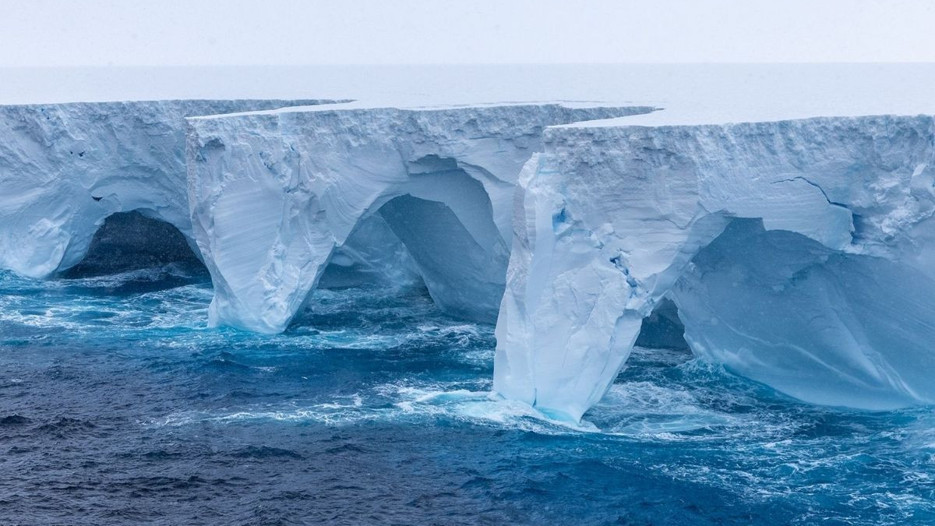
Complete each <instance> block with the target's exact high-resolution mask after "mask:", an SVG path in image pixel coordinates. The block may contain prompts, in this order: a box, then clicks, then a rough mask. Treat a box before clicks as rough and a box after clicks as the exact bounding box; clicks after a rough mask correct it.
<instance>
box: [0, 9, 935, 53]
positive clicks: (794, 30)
mask: <svg viewBox="0 0 935 526" xmlns="http://www.w3.org/2000/svg"><path fill="white" fill-rule="evenodd" d="M923 61H924V62H935V0H887V1H883V0H772V1H768V2H767V1H760V0H661V1H660V0H640V1H627V0H624V1H610V0H608V1H582V0H562V1H558V0H539V1H532V0H529V1H526V0H518V1H510V0H498V1H494V0H464V1H460V2H453V1H442V0H382V1H381V0H334V1H329V2H324V1H317V0H315V1H300V0H258V1H247V0H203V1H197V0H158V1H156V0H153V1H137V0H85V1H74V0H73V1H67V0H60V1H53V0H0V66H84V65H94V66H99V65H119V66H131V65H145V66H151V65H247V64H272V65H305V64H400V63H406V64H426V63H567V62H574V63H592V62H604V63H614V62H617V63H622V62H923Z"/></svg>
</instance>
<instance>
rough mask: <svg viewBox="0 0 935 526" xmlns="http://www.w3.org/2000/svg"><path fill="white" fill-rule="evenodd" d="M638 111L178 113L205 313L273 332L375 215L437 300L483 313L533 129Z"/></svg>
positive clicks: (494, 297)
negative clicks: (203, 275) (205, 276)
mask: <svg viewBox="0 0 935 526" xmlns="http://www.w3.org/2000/svg"><path fill="white" fill-rule="evenodd" d="M644 111H648V109H647V108H596V107H584V108H571V107H567V106H564V105H559V104H545V105H519V106H483V107H465V108H448V109H434V110H427V109H420V110H405V109H397V108H353V107H351V108H343V109H332V110H328V111H322V110H321V108H299V109H284V110H277V111H270V112H253V113H246V114H234V115H226V116H214V117H199V118H192V119H189V123H190V135H189V161H188V169H189V201H190V203H191V206H192V220H193V226H194V234H195V238H196V240H197V242H198V247H199V249H200V251H201V253H202V254H203V255H204V257H205V263H206V265H207V267H208V269H209V271H210V272H211V277H212V281H213V283H214V290H215V296H214V299H213V301H212V303H211V306H210V309H209V323H210V324H212V325H231V326H235V327H240V328H244V329H248V330H253V331H258V332H266V333H276V332H281V331H283V330H284V329H285V328H286V327H287V326H288V324H289V322H290V321H291V320H292V318H293V317H294V316H295V315H296V314H297V313H298V312H299V310H300V309H301V308H302V306H303V304H304V303H305V301H307V299H308V298H309V295H310V292H311V291H312V290H313V289H314V288H315V287H316V286H317V283H318V281H319V279H320V278H321V275H322V272H323V269H325V268H326V266H327V265H328V263H329V261H330V260H331V259H332V257H333V254H334V252H335V250H336V249H337V248H339V247H343V246H344V245H345V244H346V243H347V240H348V239H349V236H350V234H351V233H352V232H353V231H354V230H355V228H356V225H358V224H359V223H360V222H361V221H363V220H365V219H366V218H367V217H368V216H373V215H374V214H376V213H378V212H379V215H380V216H381V217H382V218H383V220H384V221H385V222H386V223H387V224H388V225H389V226H390V227H391V228H392V230H393V231H394V232H395V234H396V236H398V237H399V239H401V240H402V241H403V242H404V243H405V244H406V246H407V247H408V251H409V253H410V254H411V255H412V258H413V259H414V260H415V262H416V265H417V267H418V268H419V273H420V275H421V276H422V278H423V280H424V281H425V283H426V286H427V287H428V289H429V292H430V293H431V295H432V297H433V298H434V299H435V301H436V302H437V303H438V304H439V305H440V306H442V307H443V308H445V309H447V310H449V311H450V312H452V313H454V314H457V315H461V316H466V317H469V318H476V319H490V320H492V319H493V318H494V317H495V313H496V310H497V304H498V303H499V299H500V296H501V294H502V291H503V287H504V282H505V273H506V267H507V262H508V258H509V244H508V240H509V237H510V228H511V227H510V224H511V219H512V210H513V193H514V192H513V190H514V188H515V182H516V177H517V174H518V173H519V171H520V168H521V167H522V166H523V164H524V163H525V161H526V160H527V159H529V156H530V155H532V154H533V153H534V152H535V151H537V150H538V149H539V148H540V147H541V137H542V132H543V130H544V129H545V128H546V126H549V125H553V124H562V123H568V122H573V121H577V120H585V119H595V118H604V117H610V116H620V115H629V114H633V113H637V112H644ZM373 242H375V243H378V242H380V240H373Z"/></svg>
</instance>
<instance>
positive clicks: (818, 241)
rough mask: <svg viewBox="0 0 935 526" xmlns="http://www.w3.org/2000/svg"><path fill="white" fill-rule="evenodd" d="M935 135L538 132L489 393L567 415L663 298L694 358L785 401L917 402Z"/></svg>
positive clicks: (744, 130)
mask: <svg viewBox="0 0 935 526" xmlns="http://www.w3.org/2000/svg"><path fill="white" fill-rule="evenodd" d="M933 135H935V134H933V119H932V118H931V117H927V116H919V117H894V116H882V117H860V118H815V119H805V120H795V121H780V122H767V123H748V124H735V125H729V124H728V125H698V126H626V125H625V124H624V125H620V124H618V125H616V126H612V125H607V126H599V125H593V126H567V127H558V128H553V129H549V130H547V131H546V133H545V139H544V143H545V144H544V152H543V153H542V154H539V155H537V156H534V157H533V158H532V159H530V161H529V162H528V163H527V164H526V166H525V167H524V168H523V174H522V176H521V177H520V185H519V186H520V190H519V192H520V193H519V196H518V205H517V208H516V210H515V218H514V237H513V253H512V256H511V259H510V264H509V270H508V278H507V287H506V292H505V294H504V297H503V302H502V305H501V310H500V314H499V320H498V325H497V354H496V363H495V378H494V389H495V390H496V391H498V392H500V393H501V394H503V395H505V396H507V397H510V398H515V399H519V400H524V401H527V402H528V403H530V404H533V405H534V406H536V407H538V408H540V409H541V410H543V411H544V412H546V413H550V414H553V415H555V416H558V417H561V418H567V419H571V420H577V419H579V418H580V417H581V415H582V414H583V413H584V412H585V411H586V410H587V409H588V408H589V407H590V406H591V405H593V404H594V403H595V402H597V401H598V400H599V399H600V398H601V397H602V396H603V394H604V392H605V391H606V389H607V388H608V387H609V386H610V384H611V382H612V381H613V379H614V378H615V377H616V375H617V373H618V372H619V370H620V368H621V367H622V366H623V364H624V362H625V360H626V358H627V356H628V355H629V352H630V349H631V348H632V345H633V342H634V341H635V339H636V337H637V335H638V333H639V330H640V325H641V320H642V319H643V318H644V317H645V316H647V315H648V314H649V313H650V311H651V310H652V308H653V306H654V305H656V303H657V302H659V301H660V300H661V299H662V298H663V297H664V296H666V295H667V294H668V295H669V296H671V297H672V299H673V300H674V301H675V302H676V304H677V305H678V307H679V316H680V318H681V320H682V322H683V323H684V325H685V328H686V339H687V340H688V342H689V344H690V345H691V347H692V349H693V351H694V352H695V353H696V354H698V355H700V356H703V357H706V358H709V359H713V360H717V361H719V362H723V363H725V364H726V365H727V366H728V367H729V368H731V369H733V370H735V371H737V372H739V373H741V374H745V375H747V376H751V377H753V378H756V379H758V380H761V381H763V382H766V383H768V384H770V385H773V386H775V387H777V388H778V389H780V390H783V391H785V392H787V393H789V394H792V395H794V396H798V397H800V398H802V399H804V400H809V401H813V402H818V403H829V404H837V405H848V406H852V407H868V408H877V407H894V406H899V405H904V404H907V403H919V402H923V403H931V402H935V383H933V382H931V381H930V380H927V379H926V378H925V374H924V373H920V371H932V370H933V368H935V349H933V347H932V345H931V344H930V343H929V342H931V341H933V340H932V339H931V336H932V334H931V331H932V328H931V327H932V326H933V325H935V306H933V304H932V301H931V300H930V299H928V298H930V297H931V295H930V292H931V291H932V290H935V289H933V288H932V287H933V279H935V252H933V250H935V245H933V235H935V228H933V227H935V221H933V219H932V215H933V211H935V189H933V174H935V170H933V164H932V163H933ZM737 218H748V219H751V220H755V225H762V226H761V227H760V228H761V230H762V232H759V233H758V232H757V231H756V230H755V228H754V227H751V226H750V225H749V224H748V225H746V229H744V228H741V226H736V225H733V221H737V220H738V219H737ZM751 228H752V229H753V230H751ZM725 229H727V231H726V232H725ZM738 232H739V233H738ZM774 232H781V234H773V233H774ZM722 234H723V236H726V237H719V236H722ZM741 234H742V235H741ZM777 236H778V237H777ZM789 236H793V237H792V238H789ZM715 240H718V242H717V243H713V242H715ZM709 245H710V246H709ZM705 247H708V248H705ZM699 252H702V253H699ZM832 288H833V289H834V290H833V291H832V290H831V289H832ZM911 288H914V289H915V290H916V292H913V293H910V292H911V291H910V290H908V289H911ZM804 371H807V374H804V373H803V372H804Z"/></svg>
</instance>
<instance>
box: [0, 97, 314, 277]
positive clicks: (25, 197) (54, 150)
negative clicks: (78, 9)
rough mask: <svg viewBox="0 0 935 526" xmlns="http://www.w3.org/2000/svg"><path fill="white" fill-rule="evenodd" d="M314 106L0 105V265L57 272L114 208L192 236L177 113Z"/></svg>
mask: <svg viewBox="0 0 935 526" xmlns="http://www.w3.org/2000/svg"><path fill="white" fill-rule="evenodd" d="M317 102H318V101H309V100H304V101H281V100H265V101H263V100H261V101H250V100H227V101H217V100H214V101H212V100H181V101H180V100H176V101H152V102H105V103H69V104H40V105H25V106H0V136H2V137H3V140H2V141H0V268H3V269H10V270H13V271H14V272H16V273H18V274H21V275H24V276H29V277H35V278H45V277H48V276H51V275H53V274H55V273H58V272H62V271H65V270H67V269H68V268H70V267H72V266H74V265H75V264H77V263H78V262H79V261H81V260H82V258H84V255H85V253H86V252H87V251H88V248H89V246H90V244H91V239H92V237H93V235H94V233H95V232H96V231H97V230H98V228H99V227H100V226H101V225H102V224H103V223H104V220H105V219H106V218H107V217H109V216H110V215H111V214H114V213H118V212H129V211H132V210H147V211H148V214H149V215H150V216H151V217H153V218H156V219H159V220H161V221H165V222H167V223H169V224H171V225H172V226H174V227H175V228H177V229H179V231H181V232H182V234H183V235H185V236H186V237H188V238H189V239H191V237H192V231H191V230H192V229H191V219H190V217H189V206H188V196H187V194H186V188H187V185H186V169H185V145H186V142H185V136H186V134H185V132H186V123H185V117H186V116H189V115H206V114H214V113H228V112H231V111H243V110H246V109H267V108H276V107H281V106H284V105H290V104H292V105H294V104H315V103H317Z"/></svg>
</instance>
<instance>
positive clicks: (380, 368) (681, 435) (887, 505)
mask: <svg viewBox="0 0 935 526" xmlns="http://www.w3.org/2000/svg"><path fill="white" fill-rule="evenodd" d="M210 299H211V288H210V281H209V280H208V278H207V276H206V275H204V274H200V273H198V272H194V271H191V270H186V269H183V268H181V267H178V266H171V265H170V266H167V267H163V268H159V269H149V270H140V271H133V272H127V273H123V274H118V275H114V276H106V277H98V278H84V279H71V280H65V279H62V280H52V281H44V282H39V281H32V280H26V279H22V278H17V277H14V276H13V275H11V274H0V524H5V525H6V524H140V523H146V524H173V525H174V524H225V525H231V524H318V523H328V524H444V525H448V524H751V523H752V524H867V525H870V524H873V525H877V524H935V411H933V409H932V408H920V409H912V410H905V411H898V412H886V413H870V412H858V411H848V410H841V409H833V408H822V407H815V406H809V405H805V404H801V403H798V402H796V401H794V400H790V399H788V398H786V397H783V396H782V395H780V394H777V393H775V392H773V391H771V390H770V389H768V388H766V387H763V386H761V385H758V384H755V383H752V382H749V381H746V380H743V379H741V378H737V377H735V376H732V375H730V374H728V373H726V372H725V371H723V370H721V369H720V368H718V367H716V366H713V365H709V364H704V363H700V362H698V361H695V360H693V359H692V358H691V356H690V355H689V354H686V353H682V352H674V351H666V350H658V349H637V350H636V351H635V353H634V355H633V356H632V357H631V359H630V361H629V367H628V369H627V370H626V371H625V372H623V373H622V374H621V375H620V378H619V379H618V381H617V382H616V384H615V385H614V386H613V389H612V390H611V392H610V393H609V395H608V396H607V397H606V398H605V400H604V401H603V402H602V403H601V404H600V405H599V406H598V407H596V408H594V409H593V410H592V411H590V412H589V413H588V414H587V415H586V416H585V419H586V421H587V422H585V423H583V424H582V425H581V426H580V427H577V428H575V427H568V426H563V425H560V424H556V423H552V422H550V421H548V420H545V419H542V418H540V417H539V416H537V415H536V414H535V413H534V412H533V411H531V410H530V409H528V408H525V407H523V406H522V405H519V404H515V403H510V402H507V401H503V400H498V399H496V398H495V397H492V396H490V395H489V394H488V392H489V390H490V387H491V376H492V367H493V366H492V364H493V353H494V345H495V342H494V337H493V327H491V326H487V325H476V324H471V323H465V322H462V321H458V320H454V319H451V318H447V317H445V316H443V315H442V314H440V313H439V312H438V310H437V309H436V308H435V307H434V306H433V304H432V302H431V300H430V299H429V297H428V296H427V295H426V294H425V293H424V292H423V291H418V290H416V291H410V292H407V293H400V292H398V291H385V290H381V289H376V288H373V289H371V288H359V289H345V290H322V291H318V292H316V293H315V297H314V301H313V302H312V307H311V310H310V311H309V312H307V313H306V314H304V315H303V316H302V317H301V318H300V319H299V320H298V321H297V323H296V324H294V325H293V327H292V328H291V329H290V330H289V331H288V332H287V333H286V334H283V335H278V336H260V335H253V334H247V333H243V332H238V331H235V330H228V329H220V330H216V329H208V328H206V324H205V320H206V309H207V305H208V303H209V301H210ZM933 381H935V378H933Z"/></svg>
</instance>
